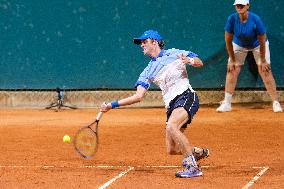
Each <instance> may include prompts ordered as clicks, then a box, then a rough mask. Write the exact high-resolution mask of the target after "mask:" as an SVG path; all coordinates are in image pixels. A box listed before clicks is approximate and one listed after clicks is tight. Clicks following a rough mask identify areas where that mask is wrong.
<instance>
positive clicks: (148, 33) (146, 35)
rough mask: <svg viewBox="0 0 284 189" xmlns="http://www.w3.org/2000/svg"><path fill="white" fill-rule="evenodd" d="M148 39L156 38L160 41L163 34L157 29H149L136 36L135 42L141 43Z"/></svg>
mask: <svg viewBox="0 0 284 189" xmlns="http://www.w3.org/2000/svg"><path fill="white" fill-rule="evenodd" d="M146 39H154V40H157V41H158V42H160V41H162V40H163V38H162V36H161V35H160V34H159V33H158V32H157V31H155V30H147V31H145V32H144V33H143V34H142V35H141V36H140V37H137V38H134V40H133V42H134V43H135V44H136V45H140V44H141V42H142V41H143V40H146Z"/></svg>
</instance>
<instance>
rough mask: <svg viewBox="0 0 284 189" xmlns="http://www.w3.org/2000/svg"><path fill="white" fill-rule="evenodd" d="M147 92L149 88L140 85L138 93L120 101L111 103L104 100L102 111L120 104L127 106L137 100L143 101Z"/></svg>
mask: <svg viewBox="0 0 284 189" xmlns="http://www.w3.org/2000/svg"><path fill="white" fill-rule="evenodd" d="M146 92H147V89H145V88H144V87H142V86H140V85H139V86H138V87H137V90H136V93H135V94H134V95H132V96H130V97H127V98H123V99H121V100H118V101H112V102H111V103H105V102H104V103H103V104H102V105H101V111H102V112H107V111H109V110H110V109H113V108H117V107H119V106H127V105H131V104H135V103H137V102H140V101H142V99H143V97H144V95H145V93H146Z"/></svg>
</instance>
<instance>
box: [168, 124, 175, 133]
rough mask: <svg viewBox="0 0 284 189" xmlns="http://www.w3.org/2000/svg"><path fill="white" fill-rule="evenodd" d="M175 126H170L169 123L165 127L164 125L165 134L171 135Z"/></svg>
mask: <svg viewBox="0 0 284 189" xmlns="http://www.w3.org/2000/svg"><path fill="white" fill-rule="evenodd" d="M175 129H176V128H175V126H174V125H173V124H170V123H168V124H167V125H166V132H167V133H168V134H170V135H171V134H173V133H174V132H175Z"/></svg>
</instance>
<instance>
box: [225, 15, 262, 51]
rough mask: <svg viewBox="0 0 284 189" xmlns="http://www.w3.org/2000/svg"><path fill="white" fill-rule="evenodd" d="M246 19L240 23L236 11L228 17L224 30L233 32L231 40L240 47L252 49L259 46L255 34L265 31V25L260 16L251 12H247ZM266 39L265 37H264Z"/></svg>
mask: <svg viewBox="0 0 284 189" xmlns="http://www.w3.org/2000/svg"><path fill="white" fill-rule="evenodd" d="M248 14H249V15H248V19H247V21H246V22H244V23H242V22H241V20H240V17H239V14H238V13H234V14H231V15H230V16H229V17H228V20H227V23H226V26H225V31H226V32H228V33H231V34H234V38H233V42H234V43H235V44H237V45H239V46H240V47H244V48H247V49H253V48H255V47H257V46H259V41H258V38H257V36H258V35H263V34H265V33H266V29H265V26H264V24H263V22H262V21H261V19H260V17H259V16H257V15H256V14H254V13H252V12H248ZM266 40H267V39H266Z"/></svg>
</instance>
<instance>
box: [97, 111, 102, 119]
mask: <svg viewBox="0 0 284 189" xmlns="http://www.w3.org/2000/svg"><path fill="white" fill-rule="evenodd" d="M102 116H103V112H99V113H98V115H97V118H96V120H100V119H101V117H102Z"/></svg>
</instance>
